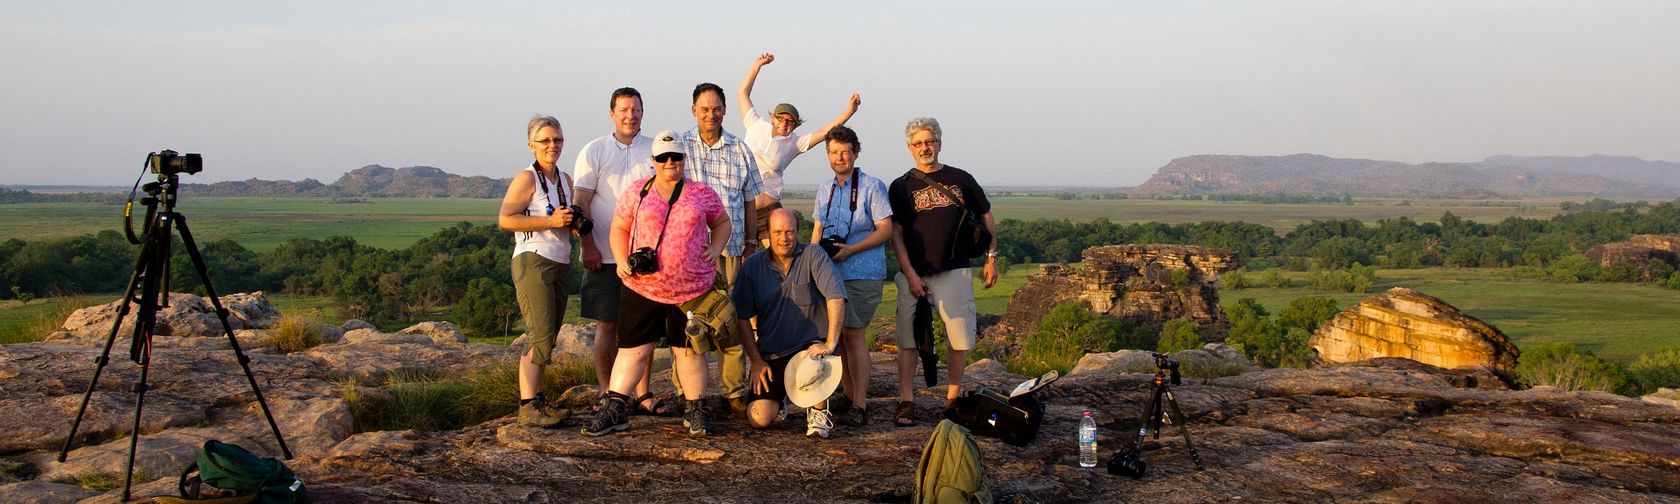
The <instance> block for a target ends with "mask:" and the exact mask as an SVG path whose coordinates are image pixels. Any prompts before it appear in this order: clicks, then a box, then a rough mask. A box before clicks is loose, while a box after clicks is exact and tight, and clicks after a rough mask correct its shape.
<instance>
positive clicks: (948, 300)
mask: <svg viewBox="0 0 1680 504" xmlns="http://www.w3.org/2000/svg"><path fill="white" fill-rule="evenodd" d="M893 282H894V283H895V284H897V285H898V316H897V318H898V320H897V322H898V324H897V326H898V347H899V348H900V349H904V350H912V349H915V348H916V336H915V334H914V333H913V330H912V329H911V328H910V327H911V323H910V322H911V320H913V319H914V318H915V315H916V297H915V296H911V295H910V283H909V282H908V281H906V280H905V279H904V273H899V274H898V275H895V276H893ZM922 286H923V287H925V288H926V289H927V293H928V300H929V301H931V302H933V309H934V310H935V311H937V312H938V313H939V318H941V319H943V320H944V321H945V333H946V338H947V339H948V340H950V344H951V349H952V350H969V349H972V348H974V341H975V339H976V337H977V336H976V330H977V329H978V324H979V311H978V310H976V309H975V308H974V272H973V268H961V269H954V270H951V271H946V272H942V273H939V274H936V275H933V276H923V277H922Z"/></svg>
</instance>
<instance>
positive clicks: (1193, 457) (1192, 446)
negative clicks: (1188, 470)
mask: <svg viewBox="0 0 1680 504" xmlns="http://www.w3.org/2000/svg"><path fill="white" fill-rule="evenodd" d="M1167 404H1168V405H1169V406H1171V407H1172V417H1170V419H1171V421H1172V422H1173V423H1176V424H1178V430H1179V432H1182V433H1184V447H1185V448H1188V449H1189V450H1190V461H1191V462H1194V463H1195V464H1196V470H1198V471H1200V470H1202V457H1201V456H1200V455H1197V454H1196V443H1193V442H1191V441H1190V426H1189V425H1186V422H1185V420H1184V411H1183V410H1180V409H1178V399H1175V398H1173V395H1172V391H1170V390H1169V391H1167Z"/></svg>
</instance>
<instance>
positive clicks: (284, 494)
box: [180, 439, 309, 504]
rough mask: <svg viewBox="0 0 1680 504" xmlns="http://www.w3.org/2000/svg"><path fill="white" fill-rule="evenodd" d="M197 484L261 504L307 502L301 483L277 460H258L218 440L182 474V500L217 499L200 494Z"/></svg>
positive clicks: (203, 492) (247, 452)
mask: <svg viewBox="0 0 1680 504" xmlns="http://www.w3.org/2000/svg"><path fill="white" fill-rule="evenodd" d="M200 483H203V484H204V485H209V486H211V487H214V488H217V489H221V490H225V491H229V492H232V493H233V494H234V495H236V496H242V497H247V498H250V499H251V501H252V502H261V503H264V504H291V503H298V502H307V501H308V500H309V497H308V494H306V493H305V492H304V489H303V482H302V481H300V480H298V478H297V475H296V474H294V473H292V469H291V468H289V467H286V464H285V463H283V462H281V461H279V460H278V459H274V458H269V457H258V456H257V455H256V454H254V453H251V452H250V451H247V450H245V449H244V448H240V447H239V446H237V445H231V444H227V443H223V442H221V441H217V440H214V439H212V440H209V441H205V442H204V447H203V448H202V449H200V450H199V451H198V460H197V461H195V462H193V465H191V466H188V467H187V470H186V471H185V472H183V473H181V482H180V490H181V497H183V498H186V499H203V498H206V497H211V496H214V495H216V492H214V491H208V492H206V491H202V490H201V488H200V485H199V484H200Z"/></svg>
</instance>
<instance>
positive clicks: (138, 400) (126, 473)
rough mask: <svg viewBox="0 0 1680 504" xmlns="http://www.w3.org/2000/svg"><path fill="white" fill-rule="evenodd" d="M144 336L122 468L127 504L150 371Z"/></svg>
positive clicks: (149, 347)
mask: <svg viewBox="0 0 1680 504" xmlns="http://www.w3.org/2000/svg"><path fill="white" fill-rule="evenodd" d="M148 332H149V331H148ZM146 336H147V338H146V341H145V343H144V345H145V349H144V353H143V354H142V355H141V357H140V382H139V383H136V384H134V429H133V430H131V431H129V435H128V464H127V465H125V466H123V497H122V500H123V502H128V497H129V495H128V491H129V488H130V487H131V486H132V485H133V484H134V451H135V450H136V449H138V448H139V447H140V410H141V406H142V405H143V404H144V403H145V402H146V389H147V385H146V378H147V376H148V375H149V374H150V373H149V371H151V369H152V340H151V335H150V334H147V335H146Z"/></svg>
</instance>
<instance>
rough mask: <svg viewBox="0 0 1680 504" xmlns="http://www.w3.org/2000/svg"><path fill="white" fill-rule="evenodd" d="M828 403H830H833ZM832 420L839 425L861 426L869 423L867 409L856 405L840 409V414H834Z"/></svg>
mask: <svg viewBox="0 0 1680 504" xmlns="http://www.w3.org/2000/svg"><path fill="white" fill-rule="evenodd" d="M829 404H831V405H832V404H833V403H829ZM830 407H832V406H830ZM834 420H835V421H836V422H839V423H840V425H845V426H850V427H863V426H865V425H869V411H868V410H865V409H863V408H859V407H857V406H852V407H850V408H846V409H843V410H840V414H838V415H834Z"/></svg>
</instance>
